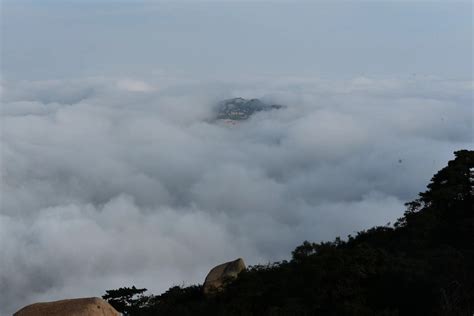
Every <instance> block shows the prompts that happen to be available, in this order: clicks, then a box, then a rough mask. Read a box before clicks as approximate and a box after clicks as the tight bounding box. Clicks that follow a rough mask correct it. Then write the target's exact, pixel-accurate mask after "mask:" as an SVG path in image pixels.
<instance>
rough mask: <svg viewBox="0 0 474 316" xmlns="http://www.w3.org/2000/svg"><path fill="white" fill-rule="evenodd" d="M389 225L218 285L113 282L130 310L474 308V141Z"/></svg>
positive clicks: (118, 301)
mask: <svg viewBox="0 0 474 316" xmlns="http://www.w3.org/2000/svg"><path fill="white" fill-rule="evenodd" d="M455 156H456V157H455V159H454V160H452V161H450V162H449V163H448V166H447V167H445V168H443V169H442V170H440V171H439V172H438V173H437V174H436V175H434V177H433V178H432V180H431V183H430V184H429V185H428V188H427V190H426V191H425V192H423V193H420V195H419V198H418V199H416V200H415V201H413V202H410V203H407V204H406V205H407V210H406V212H405V214H404V216H403V217H402V218H400V219H399V220H398V221H397V222H396V223H395V224H394V225H393V227H389V226H384V227H374V228H371V229H368V230H366V231H361V232H359V233H358V234H357V235H356V236H349V237H348V239H347V240H346V241H343V240H341V239H339V238H337V239H336V240H335V241H332V242H322V243H311V242H307V241H305V242H304V243H303V244H302V245H300V246H298V247H297V248H296V249H295V250H294V251H293V252H292V258H291V260H289V261H283V262H275V263H273V264H269V265H257V266H252V267H249V268H248V269H247V270H246V271H244V272H242V273H241V274H240V275H239V277H238V279H237V280H235V281H234V282H232V283H230V284H228V285H227V286H226V288H225V290H224V291H222V292H221V293H219V294H217V295H214V296H211V297H206V296H204V295H203V293H202V287H201V286H200V285H195V286H189V287H178V286H176V287H172V288H170V289H168V291H166V292H165V293H163V294H161V295H144V294H143V293H144V292H145V291H146V290H145V289H137V288H135V287H132V288H121V289H117V290H110V291H107V294H106V295H104V298H105V299H107V300H108V301H109V302H110V303H111V304H112V305H113V306H114V307H116V308H117V310H119V311H121V312H122V313H124V314H125V315H469V316H470V315H472V314H473V313H474V211H473V205H472V196H473V170H474V151H468V150H460V151H457V152H455Z"/></svg>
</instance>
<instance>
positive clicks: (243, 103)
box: [217, 98, 283, 121]
mask: <svg viewBox="0 0 474 316" xmlns="http://www.w3.org/2000/svg"><path fill="white" fill-rule="evenodd" d="M281 108H283V106H282V105H278V104H266V103H264V102H262V101H260V100H259V99H250V100H247V99H244V98H233V99H227V100H223V101H221V102H219V103H218V104H217V119H219V120H235V121H241V120H246V119H248V118H249V117H250V116H251V115H253V114H254V113H256V112H261V111H271V110H278V109H281Z"/></svg>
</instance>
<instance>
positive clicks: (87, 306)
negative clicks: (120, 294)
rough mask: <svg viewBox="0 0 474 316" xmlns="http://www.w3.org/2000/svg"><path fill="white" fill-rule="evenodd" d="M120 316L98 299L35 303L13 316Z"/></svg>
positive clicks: (107, 304)
mask: <svg viewBox="0 0 474 316" xmlns="http://www.w3.org/2000/svg"><path fill="white" fill-rule="evenodd" d="M65 315H67V316H119V315H120V313H119V312H117V311H116V310H115V309H114V308H113V307H112V306H111V305H110V304H109V303H107V302H106V301H104V300H103V299H100V298H98V297H88V298H76V299H70V300H61V301H55V302H45V303H35V304H31V305H28V306H25V307H23V308H22V309H20V310H19V311H18V312H16V313H15V314H13V316H65Z"/></svg>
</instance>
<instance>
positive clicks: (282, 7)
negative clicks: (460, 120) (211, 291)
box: [2, 0, 473, 79]
mask: <svg viewBox="0 0 474 316" xmlns="http://www.w3.org/2000/svg"><path fill="white" fill-rule="evenodd" d="M2 35H3V36H2V39H3V49H2V53H3V54H2V55H3V56H2V57H3V67H2V70H3V72H4V76H5V77H7V78H19V79H32V78H35V79H40V78H58V77H71V76H78V75H89V76H90V75H93V76H95V75H110V74H114V75H130V74H135V75H137V74H139V75H142V76H143V75H147V76H153V74H154V73H156V72H163V71H166V72H172V73H176V72H178V73H183V74H186V75H188V76H189V75H193V76H203V75H206V76H217V77H221V76H236V75H262V74H267V75H268V74H272V75H295V74H297V75H319V76H322V77H340V76H354V75H371V76H373V75H386V74H390V75H394V74H397V75H406V74H412V73H416V74H424V75H426V74H429V75H439V76H442V77H445V78H446V77H449V78H457V79H468V78H470V76H471V71H472V59H471V56H472V37H473V36H472V2H471V1H466V2H456V1H436V2H431V1H421V2H413V1H390V2H389V1H371V2H365V1H326V2H323V1H310V2H293V1H291V2H254V1H244V2H242V1H235V2H201V1H195V2H192V1H185V2H182V1H181V2H180V1H177V2H160V1H156V2H155V1H147V2H142V1H128V2H127V1H120V2H119V1H99V0H98V1H85V2H84V1H51V0H49V1H32V0H31V1H22V0H20V1H18V0H15V1H13V0H4V1H3V13H2Z"/></svg>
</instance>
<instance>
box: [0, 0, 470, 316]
mask: <svg viewBox="0 0 474 316" xmlns="http://www.w3.org/2000/svg"><path fill="white" fill-rule="evenodd" d="M472 9H473V8H472V2H470V1H468V2H451V1H449V2H448V1H436V2H435V1H420V2H413V1H391V2H388V1H378V2H375V1H373V2H372V1H371V2H369V1H330V2H320V1H311V2H299V1H296V2H294V1H292V2H287V1H264V2H255V1H220V2H202V1H174V2H163V1H106V0H87V1H74V0H66V1H52V0H45V1H39V0H38V1H33V0H30V1H25V0H15V1H13V0H4V1H2V2H1V68H0V70H1V81H0V99H1V113H0V119H1V129H0V132H1V133H0V137H1V143H0V176H1V186H0V288H1V289H2V290H1V291H2V293H1V295H0V315H9V314H11V313H13V312H14V311H16V310H18V309H19V308H21V307H22V306H24V305H27V304H30V303H34V302H37V301H50V300H57V299H63V298H71V297H81V296H101V295H103V294H104V293H105V290H108V289H113V288H118V287H122V286H131V285H136V286H137V287H146V288H148V289H149V290H150V291H151V292H152V293H157V294H158V293H161V292H162V291H164V290H166V289H167V288H169V287H170V286H173V285H183V284H184V285H190V284H197V283H202V282H203V280H204V278H205V276H206V274H207V272H208V271H209V270H210V269H211V268H212V267H213V266H215V265H217V264H220V263H222V262H225V261H229V260H233V259H235V258H238V257H242V258H244V260H245V261H246V263H247V264H257V263H267V262H272V261H275V260H283V259H289V256H290V253H291V250H293V249H294V248H295V247H296V246H298V245H299V244H301V243H302V242H303V241H304V240H311V241H316V242H317V241H327V240H332V239H334V238H335V237H337V236H341V237H342V238H345V237H346V236H347V235H348V234H355V233H356V232H357V231H359V230H361V229H367V228H370V227H372V226H374V225H386V224H387V223H389V222H390V223H392V224H393V223H394V221H396V219H397V218H399V217H400V216H401V215H402V214H403V212H404V210H405V206H404V203H405V202H408V201H410V200H411V199H413V198H415V197H416V195H417V193H418V192H420V191H423V190H424V188H425V186H426V184H427V183H428V182H429V180H430V178H431V176H432V175H433V174H434V173H435V172H436V171H437V170H439V169H440V168H442V167H443V166H444V165H446V163H447V161H448V160H450V159H452V158H453V154H452V153H453V151H455V150H459V149H462V148H467V149H472V135H473V126H472V123H473V112H472V101H473V100H472V99H473V89H474V82H473V80H472V71H473V65H472V47H473V46H472V45H473V43H472V38H473V36H472V35H473V34H472V32H473V31H472ZM231 97H245V98H260V99H261V100H263V101H265V102H268V103H278V104H283V105H285V108H284V109H281V110H278V111H271V112H264V113H258V114H256V115H254V116H253V117H251V119H249V120H248V121H245V122H242V123H239V124H237V125H232V126H229V125H225V124H219V123H216V122H213V121H212V120H211V119H212V117H213V112H212V111H213V106H214V104H216V102H218V101H220V100H223V99H226V98H231Z"/></svg>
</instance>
